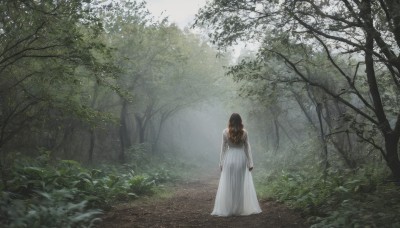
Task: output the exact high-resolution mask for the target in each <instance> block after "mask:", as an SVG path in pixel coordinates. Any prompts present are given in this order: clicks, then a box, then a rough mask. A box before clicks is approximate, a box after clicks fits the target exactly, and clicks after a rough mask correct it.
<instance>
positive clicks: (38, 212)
mask: <svg viewBox="0 0 400 228" xmlns="http://www.w3.org/2000/svg"><path fill="white" fill-rule="evenodd" d="M150 163H152V164H150ZM149 164H150V165H149ZM148 165H149V166H148ZM146 166H148V167H145V166H144V165H138V164H135V163H134V162H129V163H126V164H125V165H123V166H121V165H101V166H98V167H90V168H89V167H84V166H82V165H81V164H80V163H78V162H76V161H72V160H60V161H56V162H54V161H53V162H51V159H50V153H49V152H45V153H43V154H42V155H41V156H39V157H37V158H28V157H25V158H22V157H19V158H18V159H17V160H15V161H14V162H13V164H12V166H11V169H10V173H9V175H8V176H7V177H6V178H5V177H2V178H3V181H2V182H1V183H0V190H1V199H0V225H1V227H91V226H93V225H94V224H95V223H96V221H98V220H99V217H100V215H101V214H102V212H103V211H104V210H107V209H109V208H110V206H111V205H112V204H115V203H117V202H126V201H129V200H134V199H137V198H140V197H142V196H146V195H153V194H155V193H156V192H157V191H159V188H160V186H162V185H163V184H164V183H168V182H173V181H176V180H177V179H179V178H180V177H179V170H180V169H181V168H184V167H182V164H179V163H178V162H175V164H170V163H167V162H161V161H148V162H146ZM183 166H184V165H183Z"/></svg>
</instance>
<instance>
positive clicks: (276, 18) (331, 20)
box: [197, 0, 400, 179]
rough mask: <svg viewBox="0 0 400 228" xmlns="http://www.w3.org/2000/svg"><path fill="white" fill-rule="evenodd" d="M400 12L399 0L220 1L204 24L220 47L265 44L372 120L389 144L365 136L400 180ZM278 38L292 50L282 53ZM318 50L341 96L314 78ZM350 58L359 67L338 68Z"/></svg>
mask: <svg viewBox="0 0 400 228" xmlns="http://www.w3.org/2000/svg"><path fill="white" fill-rule="evenodd" d="M399 8H400V3H399V2H398V1H385V0H372V1H370V0H361V1H359V0H340V1H330V0H327V1H325V0H324V1H322V0H294V1H293V0H290V1H289V0H285V1H267V0H263V1H249V0H234V1H224V0H215V1H213V2H210V3H209V4H208V5H207V6H206V7H204V8H203V9H202V10H201V11H200V13H199V15H198V18H197V24H198V25H205V26H208V27H209V28H211V29H212V32H211V33H210V36H211V38H212V40H213V41H214V42H215V43H216V44H218V45H219V46H220V47H225V46H227V45H231V44H233V43H235V42H236V41H238V40H240V39H242V40H247V39H253V40H256V41H258V42H261V48H260V53H269V54H271V55H276V56H278V57H279V58H280V59H281V60H282V61H283V62H285V63H286V64H287V65H288V67H289V68H290V69H291V70H292V71H293V72H295V73H296V75H297V76H298V79H300V80H302V81H303V82H305V83H307V84H308V85H310V86H312V87H318V88H320V89H321V90H322V91H323V92H324V93H326V94H327V95H329V96H330V97H332V98H333V99H335V100H337V101H338V102H340V103H341V104H342V105H344V106H346V107H347V108H348V109H350V110H352V112H351V116H352V120H353V121H354V122H356V120H357V119H359V118H360V117H361V118H363V119H365V120H367V121H369V122H370V123H371V124H372V125H374V126H375V127H376V128H377V129H379V131H380V133H381V136H382V138H383V140H384V143H383V145H380V143H377V142H376V141H374V140H371V138H366V137H364V136H363V135H362V134H359V136H360V137H364V140H366V141H367V142H369V143H371V144H372V145H373V146H374V147H376V148H377V149H378V150H379V151H381V154H382V156H383V157H384V159H385V161H386V164H387V166H388V167H389V168H390V169H391V171H392V174H393V176H394V177H395V178H397V179H400V160H399V155H398V143H399V138H400V112H399V107H398V106H397V107H393V106H392V103H390V102H391V101H393V100H396V99H397V98H396V96H397V93H398V90H399V85H400V84H399V79H400V73H399V72H400V60H399V56H398V50H399V47H400V33H399V31H400V23H399V19H398V18H399V14H400V13H399V12H400V11H399V10H398V9H399ZM276 41H278V43H281V44H284V45H286V47H287V48H286V49H277V48H276V45H275V44H276ZM304 45H307V46H312V47H313V48H311V49H308V48H304V55H303V56H291V52H290V49H291V48H292V47H296V48H299V47H300V48H301V47H303V46H304ZM315 52H324V53H325V56H326V57H327V59H328V60H329V61H330V64H331V66H332V67H334V68H335V69H336V72H337V74H338V75H340V76H341V77H342V79H343V83H345V84H344V86H343V88H341V90H340V91H335V90H331V88H329V87H327V86H326V85H324V84H323V83H321V79H320V78H313V77H309V75H308V74H307V68H306V67H305V65H306V64H307V63H308V64H318V62H313V58H312V56H313V55H314V53H315ZM337 56H341V58H336V57H337ZM343 58H348V59H351V60H352V61H357V62H358V63H357V64H356V65H355V66H354V67H353V68H350V69H345V68H342V67H341V65H340V64H338V59H339V60H340V59H343ZM360 65H363V67H362V68H364V69H365V73H363V72H360V70H359V69H360V68H361V67H360ZM364 82H367V83H366V84H364ZM364 87H366V89H367V92H366V93H364V92H363V89H364ZM388 88H390V89H392V91H394V92H392V93H387V96H388V97H389V98H388V97H387V96H386V95H384V94H385V91H388V90H390V89H388ZM359 104H361V105H359ZM354 125H356V124H354Z"/></svg>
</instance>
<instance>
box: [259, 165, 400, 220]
mask: <svg viewBox="0 0 400 228" xmlns="http://www.w3.org/2000/svg"><path fill="white" fill-rule="evenodd" d="M385 175H387V171H383V170H381V169H374V168H372V167H366V168H363V169H360V170H358V171H357V172H353V171H350V170H341V171H337V170H336V171H333V170H329V171H328V172H327V173H326V174H323V172H319V170H317V169H315V168H309V169H305V170H303V171H293V172H285V171H282V172H281V173H278V174H274V175H259V176H258V177H256V180H257V188H258V190H259V193H260V195H261V197H264V198H265V197H272V198H275V199H277V200H280V201H283V202H285V203H287V204H288V205H290V206H292V207H293V208H297V209H300V210H301V211H302V212H303V213H305V215H307V216H311V217H310V223H312V224H314V225H313V226H312V227H365V226H370V227H388V226H389V227H391V226H390V225H389V224H393V227H395V226H396V225H395V224H397V225H398V224H399V223H400V219H399V218H398V214H399V213H400V197H399V196H400V191H399V187H398V186H395V185H392V184H390V183H389V184H388V183H385V182H383V181H382V180H383V179H384V176H385Z"/></svg>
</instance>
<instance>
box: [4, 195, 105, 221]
mask: <svg viewBox="0 0 400 228" xmlns="http://www.w3.org/2000/svg"><path fill="white" fill-rule="evenodd" d="M36 193H37V194H36V195H35V196H34V197H33V198H32V199H30V200H28V201H24V200H20V199H15V198H14V197H15V196H14V197H13V195H12V194H10V193H8V192H2V197H1V201H0V211H1V214H0V220H1V222H2V224H3V225H7V226H9V227H26V226H30V227H91V226H93V225H94V222H96V221H98V220H99V219H98V218H96V217H97V216H98V215H100V214H101V213H102V212H101V211H100V210H94V209H89V210H88V209H87V201H81V202H79V203H74V202H71V201H72V200H73V199H74V195H75V193H76V190H68V189H60V190H52V191H50V192H36Z"/></svg>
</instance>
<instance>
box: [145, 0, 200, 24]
mask: <svg viewBox="0 0 400 228" xmlns="http://www.w3.org/2000/svg"><path fill="white" fill-rule="evenodd" d="M146 2H147V8H148V9H149V11H150V12H151V13H152V14H153V15H154V16H155V17H156V18H157V17H159V16H160V15H162V16H163V17H165V16H168V18H169V21H171V22H174V23H176V24H177V25H178V26H179V27H180V28H184V27H186V26H188V25H192V23H193V19H194V16H195V15H196V13H197V11H198V10H199V8H201V7H203V6H204V5H205V4H206V2H207V0H147V1H146Z"/></svg>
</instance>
